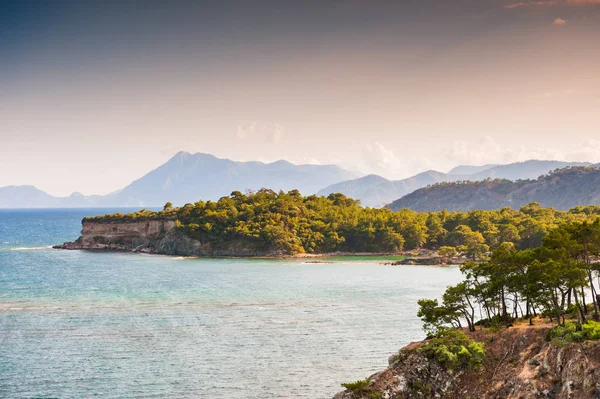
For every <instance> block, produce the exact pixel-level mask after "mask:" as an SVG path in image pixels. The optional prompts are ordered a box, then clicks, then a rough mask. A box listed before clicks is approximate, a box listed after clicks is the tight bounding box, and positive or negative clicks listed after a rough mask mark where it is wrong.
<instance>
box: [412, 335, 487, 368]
mask: <svg viewBox="0 0 600 399" xmlns="http://www.w3.org/2000/svg"><path fill="white" fill-rule="evenodd" d="M419 351H420V352H421V353H422V354H424V355H425V357H427V358H428V359H432V360H435V361H436V362H438V363H439V364H440V365H441V366H442V367H444V368H445V369H447V370H454V369H457V368H466V369H472V370H477V369H479V367H481V365H482V364H483V361H484V360H485V348H484V346H483V344H482V343H481V342H477V341H473V340H472V339H470V338H469V337H467V336H466V335H465V334H464V333H463V332H461V331H458V330H448V331H444V332H442V333H440V334H439V335H438V336H437V337H435V338H433V339H431V340H429V341H428V342H427V343H426V344H425V345H424V346H423V347H422V348H420V349H419Z"/></svg>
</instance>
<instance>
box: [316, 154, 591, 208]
mask: <svg viewBox="0 0 600 399" xmlns="http://www.w3.org/2000/svg"><path fill="white" fill-rule="evenodd" d="M590 165H591V164H589V163H586V162H560V161H539V160H530V161H525V162H517V163H512V164H508V165H484V166H469V165H461V166H457V167H455V168H454V169H452V170H451V171H450V172H448V173H442V172H436V171H427V172H423V173H420V174H418V175H416V176H413V177H410V178H407V179H402V180H395V181H394V180H388V179H385V178H383V177H381V176H377V175H369V176H365V177H361V178H358V179H354V180H350V181H344V182H341V183H337V184H334V185H331V186H329V187H325V188H324V189H322V190H320V191H319V193H318V194H319V195H329V194H331V193H337V192H339V193H342V194H344V195H347V196H349V197H352V198H356V199H358V200H360V201H361V203H362V204H363V205H364V206H371V207H380V206H384V205H385V204H389V203H390V202H392V201H394V200H397V199H399V198H401V197H403V196H405V195H407V194H410V193H412V192H414V191H415V190H418V189H420V188H423V187H427V186H429V185H432V184H435V183H438V182H454V181H463V180H470V181H481V180H485V179H489V178H492V179H508V180H526V179H537V178H538V177H539V176H542V175H545V174H547V173H549V172H550V171H552V170H555V169H562V168H566V167H572V166H590Z"/></svg>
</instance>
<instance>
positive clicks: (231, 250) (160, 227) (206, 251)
mask: <svg viewBox="0 0 600 399" xmlns="http://www.w3.org/2000/svg"><path fill="white" fill-rule="evenodd" d="M82 226H83V229H82V231H81V234H82V235H81V237H79V238H78V239H77V240H76V241H74V242H66V243H64V244H62V245H57V246H55V247H54V248H57V249H69V250H90V251H127V252H142V253H151V254H163V255H178V256H233V257H237V256H282V255H284V254H282V253H279V252H277V251H269V252H266V251H261V250H258V249H257V248H255V247H253V246H252V245H248V244H247V243H244V242H241V241H232V242H229V243H227V245H226V246H225V247H222V248H213V246H212V245H211V244H210V243H208V242H202V241H198V240H195V239H193V238H190V237H188V236H187V235H185V234H184V233H183V232H182V231H181V230H180V229H178V228H177V226H176V223H175V221H174V220H147V221H139V222H114V223H106V222H104V223H100V222H90V221H85V220H84V221H83V222H82Z"/></svg>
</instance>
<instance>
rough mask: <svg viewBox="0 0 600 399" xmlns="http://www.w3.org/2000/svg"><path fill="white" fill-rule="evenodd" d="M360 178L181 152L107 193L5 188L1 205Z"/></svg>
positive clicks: (183, 196)
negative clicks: (58, 193)
mask: <svg viewBox="0 0 600 399" xmlns="http://www.w3.org/2000/svg"><path fill="white" fill-rule="evenodd" d="M356 177H358V174H357V173H353V172H348V171H346V170H344V169H342V168H340V167H338V166H335V165H294V164H292V163H290V162H287V161H277V162H273V163H262V162H236V161H232V160H229V159H220V158H217V157H215V156H213V155H210V154H201V153H198V154H190V153H188V152H180V153H178V154H176V155H175V156H174V157H172V158H171V159H170V160H169V161H167V162H166V163H165V164H163V165H162V166H160V167H158V168H157V169H155V170H153V171H151V172H149V173H148V174H146V175H145V176H143V177H141V178H140V179H138V180H136V181H134V182H132V183H131V184H129V185H128V186H126V187H125V188H123V189H121V190H118V191H116V192H114V193H112V194H108V195H105V196H83V195H81V194H79V193H74V194H72V195H71V196H69V197H54V196H51V195H49V194H47V193H45V192H43V191H41V190H39V189H37V188H35V187H33V186H21V187H5V188H0V208H39V207H44V208H54V207H98V206H99V207H125V206H144V207H157V206H162V205H164V204H165V202H167V201H171V202H173V203H174V204H176V205H184V204H185V203H188V202H195V201H198V200H199V199H202V200H205V201H206V200H213V201H215V200H217V199H219V198H220V197H223V196H227V195H229V194H230V193H231V192H232V191H235V190H239V191H245V190H255V191H256V190H259V189H261V188H264V187H266V188H270V189H273V190H284V191H289V190H292V189H295V188H297V189H300V190H301V191H302V192H303V193H307V194H314V193H316V192H317V191H318V190H319V189H320V188H321V187H324V186H327V185H330V184H333V183H337V182H340V181H343V180H348V179H353V178H356Z"/></svg>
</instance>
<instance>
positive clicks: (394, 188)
mask: <svg viewBox="0 0 600 399" xmlns="http://www.w3.org/2000/svg"><path fill="white" fill-rule="evenodd" d="M457 178H458V177H457V176H449V175H446V174H444V173H441V172H436V171H433V170H431V171H427V172H423V173H419V174H418V175H416V176H413V177H410V178H408V179H403V180H396V181H392V180H388V179H385V178H383V177H381V176H378V175H368V176H364V177H360V178H358V179H355V180H348V181H344V182H341V183H337V184H333V185H331V186H329V187H326V188H324V189H322V190H320V191H319V192H318V193H317V194H318V195H322V196H327V195H329V194H331V193H342V194H344V195H346V196H349V197H351V198H356V199H359V200H360V202H361V204H362V205H364V206H370V207H381V206H384V205H385V204H387V203H389V202H390V201H392V200H394V199H396V198H400V197H402V196H404V195H406V194H408V193H411V192H413V191H415V190H417V189H419V188H422V187H425V186H428V185H430V184H434V183H437V182H440V181H452V180H456V179H457Z"/></svg>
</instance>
